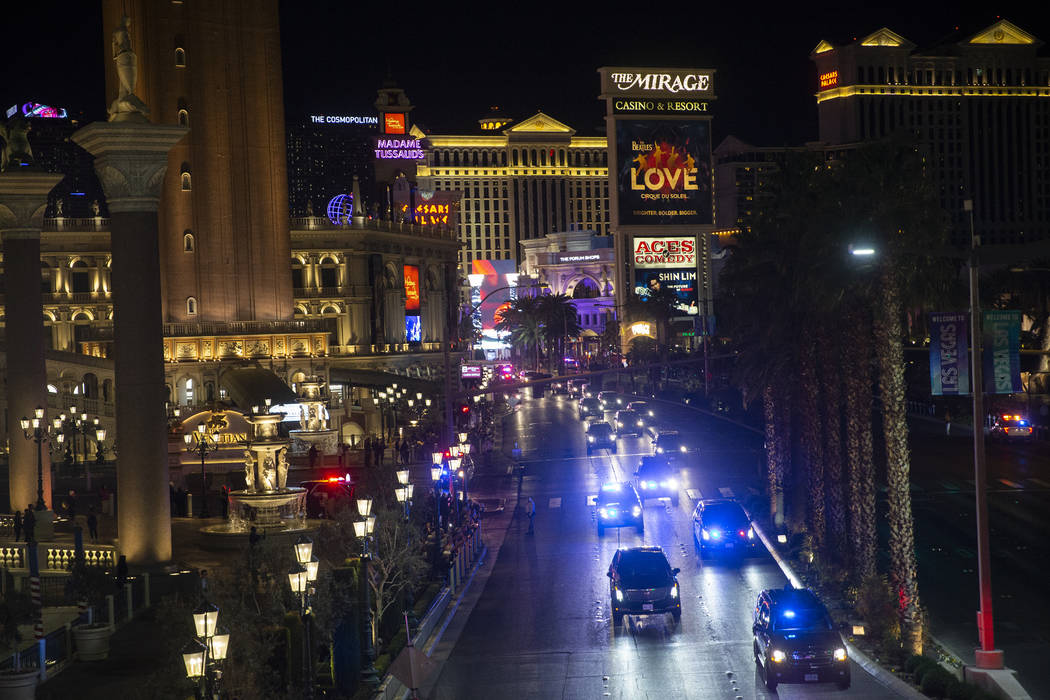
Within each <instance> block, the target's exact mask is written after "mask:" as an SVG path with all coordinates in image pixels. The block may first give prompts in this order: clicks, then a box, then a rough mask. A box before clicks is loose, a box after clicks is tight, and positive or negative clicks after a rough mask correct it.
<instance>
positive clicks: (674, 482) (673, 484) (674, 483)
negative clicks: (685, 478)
mask: <svg viewBox="0 0 1050 700" xmlns="http://www.w3.org/2000/svg"><path fill="white" fill-rule="evenodd" d="M667 488H669V489H677V488H678V479H668V480H667Z"/></svg>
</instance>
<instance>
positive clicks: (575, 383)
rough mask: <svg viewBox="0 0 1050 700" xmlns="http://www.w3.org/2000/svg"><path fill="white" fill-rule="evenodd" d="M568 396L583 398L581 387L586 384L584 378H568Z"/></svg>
mask: <svg viewBox="0 0 1050 700" xmlns="http://www.w3.org/2000/svg"><path fill="white" fill-rule="evenodd" d="M567 386H568V388H569V396H573V397H576V398H583V388H584V387H585V386H587V380H586V379H570V380H569V381H568V383H567Z"/></svg>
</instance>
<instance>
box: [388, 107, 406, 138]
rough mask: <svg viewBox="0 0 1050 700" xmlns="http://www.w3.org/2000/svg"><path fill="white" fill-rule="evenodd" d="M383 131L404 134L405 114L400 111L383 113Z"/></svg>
mask: <svg viewBox="0 0 1050 700" xmlns="http://www.w3.org/2000/svg"><path fill="white" fill-rule="evenodd" d="M383 133H386V134H403V133H405V115H404V114H401V113H400V112H398V113H394V114H384V115H383Z"/></svg>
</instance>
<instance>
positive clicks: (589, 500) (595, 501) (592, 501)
mask: <svg viewBox="0 0 1050 700" xmlns="http://www.w3.org/2000/svg"><path fill="white" fill-rule="evenodd" d="M587 505H589V506H596V505H598V494H594V495H593V496H588V497H587Z"/></svg>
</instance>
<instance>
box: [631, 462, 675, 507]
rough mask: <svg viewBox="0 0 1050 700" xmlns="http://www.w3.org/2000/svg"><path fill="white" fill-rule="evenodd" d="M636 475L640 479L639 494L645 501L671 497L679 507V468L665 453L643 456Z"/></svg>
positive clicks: (672, 501)
mask: <svg viewBox="0 0 1050 700" xmlns="http://www.w3.org/2000/svg"><path fill="white" fill-rule="evenodd" d="M634 476H635V478H636V479H638V494H639V495H640V496H641V497H642V500H643V501H644V500H645V499H647V498H670V499H671V503H672V504H674V507H675V508H677V507H678V469H677V468H676V467H674V466H672V465H671V463H670V462H668V461H667V459H666V458H664V456H663V455H651V456H648V457H642V461H641V462H640V463H639V464H638V471H636V472H635V473H634Z"/></svg>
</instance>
